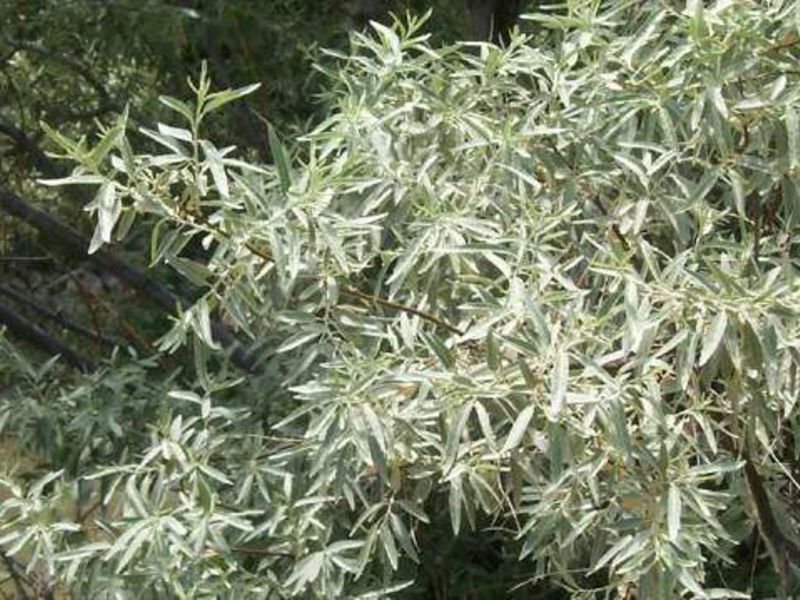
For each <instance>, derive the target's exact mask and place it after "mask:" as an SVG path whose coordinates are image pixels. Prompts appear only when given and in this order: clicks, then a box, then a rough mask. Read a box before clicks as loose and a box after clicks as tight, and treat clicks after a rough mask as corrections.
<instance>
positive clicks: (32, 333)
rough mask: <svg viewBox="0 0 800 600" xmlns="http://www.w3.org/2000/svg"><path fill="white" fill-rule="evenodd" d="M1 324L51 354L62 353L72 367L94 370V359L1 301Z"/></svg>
mask: <svg viewBox="0 0 800 600" xmlns="http://www.w3.org/2000/svg"><path fill="white" fill-rule="evenodd" d="M0 324H3V325H5V326H7V327H8V329H9V331H11V333H12V334H14V335H15V336H17V337H19V338H22V339H24V340H27V341H29V342H31V343H32V344H34V345H35V346H38V347H39V348H41V349H42V350H44V351H45V352H47V353H48V354H51V355H56V354H58V355H60V356H61V358H63V359H64V362H66V363H67V364H68V365H70V366H71V367H74V368H76V369H79V370H81V371H86V372H89V371H92V370H94V368H95V364H94V361H93V360H92V359H90V358H88V357H86V356H83V355H82V354H78V353H77V352H75V351H74V350H72V349H71V348H70V347H68V346H67V345H66V344H64V343H63V342H62V341H61V340H59V339H56V338H54V337H53V336H51V335H49V334H48V333H46V332H45V331H43V330H42V329H40V328H39V327H37V326H36V325H34V324H33V323H29V322H28V321H26V320H25V319H23V318H22V317H20V316H19V315H17V314H16V313H14V311H12V310H11V309H10V308H8V307H7V306H5V305H4V304H2V303H0Z"/></svg>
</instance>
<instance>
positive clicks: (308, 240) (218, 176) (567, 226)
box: [0, 0, 800, 598]
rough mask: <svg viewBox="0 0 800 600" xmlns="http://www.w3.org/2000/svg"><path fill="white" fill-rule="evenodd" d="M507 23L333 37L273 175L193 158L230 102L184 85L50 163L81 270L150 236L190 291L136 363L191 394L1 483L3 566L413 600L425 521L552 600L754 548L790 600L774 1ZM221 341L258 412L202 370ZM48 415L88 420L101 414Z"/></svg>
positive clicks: (228, 156)
mask: <svg viewBox="0 0 800 600" xmlns="http://www.w3.org/2000/svg"><path fill="white" fill-rule="evenodd" d="M529 18H530V19H532V20H534V21H535V22H536V23H537V24H538V25H539V27H540V29H539V33H537V34H536V36H535V37H534V38H532V39H528V38H524V37H521V36H518V37H516V38H515V39H514V40H513V41H512V42H511V43H510V44H509V46H508V47H507V48H498V47H494V46H490V45H474V46H469V47H467V46H453V47H445V48H439V49H434V48H432V47H431V46H430V45H428V44H427V42H426V36H424V35H422V34H420V27H421V26H422V23H423V21H422V20H416V19H410V20H409V21H408V22H407V23H405V24H401V23H399V24H397V25H396V26H395V27H394V28H391V29H390V28H386V27H383V26H380V25H374V28H375V35H374V36H372V37H369V36H364V35H354V37H353V41H352V43H353V48H352V52H351V53H350V54H349V55H342V56H341V57H340V61H339V63H338V66H337V67H336V68H331V69H330V70H329V75H330V77H331V87H330V92H329V95H328V98H327V100H328V101H329V103H330V105H331V106H332V110H331V114H330V116H329V118H328V119H327V120H325V121H324V122H323V123H321V124H320V125H319V126H318V127H316V128H315V129H314V130H313V131H311V132H309V133H308V134H307V135H305V136H303V137H301V138H299V139H298V140H296V141H295V142H292V143H287V142H286V141H285V140H281V139H280V136H279V135H278V134H277V133H276V132H275V131H270V133H269V138H268V143H269V147H270V149H271V153H272V156H273V163H272V164H270V165H259V164H251V163H247V162H244V161H243V160H240V159H239V158H237V154H236V149H235V148H220V147H217V146H216V145H215V144H214V143H213V141H210V140H208V139H205V138H204V137H203V125H204V120H205V117H206V115H207V114H209V113H210V112H212V111H214V110H217V109H220V108H221V107H222V106H223V105H225V104H226V103H228V102H230V101H233V100H235V99H236V98H238V97H240V96H242V95H244V94H246V93H247V92H249V91H251V89H252V88H243V89H241V90H236V91H221V92H213V91H212V90H211V87H210V83H209V80H208V78H207V77H206V76H205V74H203V75H202V76H201V78H200V80H199V82H198V83H197V84H196V85H195V87H194V90H195V93H196V97H195V100H194V102H193V103H189V102H184V101H181V100H177V99H173V98H162V102H163V103H164V104H165V105H166V106H167V107H169V108H170V109H172V110H173V113H174V120H173V121H171V122H170V123H168V124H166V123H162V124H159V125H158V126H157V128H155V129H152V130H150V129H140V130H139V131H138V132H133V131H130V130H129V129H128V128H127V126H126V122H125V117H124V115H123V117H122V118H121V119H120V120H119V122H118V123H116V124H115V125H113V126H111V127H108V128H107V129H106V130H105V131H104V132H103V133H102V137H101V139H100V140H99V141H98V143H97V144H96V145H94V146H93V147H89V146H88V145H86V144H83V145H76V144H74V143H73V142H70V141H69V140H67V139H66V138H57V141H60V142H61V144H62V146H63V147H64V149H65V151H66V152H67V154H68V155H69V156H70V157H71V158H72V159H73V160H75V161H76V163H77V166H76V168H75V170H74V172H73V174H72V175H71V177H70V178H69V179H68V180H67V181H60V182H57V183H61V184H68V183H82V184H86V183H89V184H96V185H97V188H98V191H97V195H96V198H95V200H94V202H93V203H92V204H91V205H89V206H88V207H87V208H88V209H89V210H90V211H91V212H92V213H93V214H94V215H95V218H96V221H97V228H96V231H95V236H94V242H93V249H95V248H97V247H100V246H101V245H102V244H106V243H109V242H111V241H112V240H114V239H115V238H116V239H121V238H124V237H125V235H126V233H127V232H128V231H129V230H130V229H131V228H132V227H137V219H140V218H141V217H142V216H144V215H147V216H148V218H147V219H144V220H143V221H142V223H143V224H144V223H147V224H151V223H155V226H154V227H153V228H152V232H151V242H152V243H151V256H150V258H151V260H152V261H153V262H154V263H166V264H167V265H169V266H171V267H172V268H173V269H175V271H177V272H178V273H179V274H180V275H182V276H183V277H185V278H186V279H187V280H189V281H191V282H192V283H194V284H195V285H197V286H200V287H201V288H202V289H203V290H204V291H203V293H202V295H200V296H199V297H198V298H197V299H196V302H195V303H194V304H193V305H191V306H185V307H182V311H181V313H180V314H178V315H176V318H175V321H174V326H173V327H172V329H171V330H170V331H169V332H167V333H166V334H165V335H164V337H163V338H162V340H161V349H162V351H164V352H172V351H175V350H176V349H178V348H179V347H182V346H185V345H189V346H191V348H192V349H193V352H194V356H195V376H194V378H193V379H194V381H193V382H191V383H190V384H188V385H187V384H185V383H182V384H180V385H182V386H183V389H175V387H176V386H175V385H171V386H170V385H167V387H171V388H172V390H173V391H171V392H170V394H169V395H168V396H164V395H161V396H158V397H157V398H158V400H159V403H160V406H161V407H162V410H161V411H160V412H159V414H158V417H157V418H154V419H153V420H152V421H151V422H150V423H149V425H148V430H147V432H146V434H145V432H144V431H142V430H141V423H140V425H139V429H138V431H137V432H136V433H137V434H136V435H130V434H127V433H126V432H122V433H119V432H116V433H115V432H114V431H113V428H112V427H111V426H110V425H108V424H106V425H105V427H107V428H108V431H102V432H98V433H97V434H95V436H94V437H93V438H92V441H91V442H90V443H91V444H98V443H99V442H98V441H97V440H101V439H107V440H108V442H107V443H108V444H112V440H115V439H119V438H121V437H122V436H126V435H127V436H128V437H129V438H130V439H126V441H124V442H122V441H120V442H119V443H117V444H116V446H115V448H116V454H115V453H114V452H110V451H109V452H106V453H104V454H102V461H103V462H104V463H105V464H106V465H108V466H107V468H102V469H101V468H100V466H99V464H98V463H99V462H100V461H99V460H98V459H96V458H94V456H95V455H94V453H93V451H90V452H88V454H89V455H91V456H88V457H87V459H86V460H84V461H81V460H78V461H77V464H78V466H77V468H76V469H75V471H74V473H73V474H72V475H71V476H70V477H66V476H63V475H60V474H59V473H55V474H52V475H48V476H47V478H46V479H44V480H41V481H39V482H38V483H36V484H34V485H33V486H29V487H26V488H23V487H21V486H20V484H18V483H14V482H13V481H12V480H11V479H10V478H8V479H6V480H5V483H6V486H7V487H8V490H9V493H10V494H11V496H10V497H9V499H8V500H6V501H4V502H3V503H2V504H0V515H2V516H3V519H2V522H3V525H1V526H0V539H1V540H2V544H4V545H13V548H11V549H9V552H11V553H12V554H16V553H21V552H26V553H28V554H30V555H31V556H32V557H34V559H35V561H34V562H36V563H38V565H39V566H40V567H41V568H42V569H44V570H45V571H46V572H47V573H49V574H51V575H52V576H54V577H57V578H58V579H59V580H60V581H61V582H63V583H64V585H67V586H70V587H72V588H73V589H81V590H83V591H84V592H85V593H86V594H87V595H91V596H92V597H95V596H96V595H97V594H98V593H99V590H103V592H104V593H106V594H109V595H111V594H113V593H114V590H120V592H122V591H123V590H128V591H129V590H133V589H137V590H147V591H148V592H149V593H152V594H165V593H166V594H170V595H176V596H180V597H195V596H198V595H213V596H220V597H222V596H227V597H244V596H245V595H247V594H257V595H258V594H268V595H270V596H271V597H284V596H292V595H309V594H310V595H314V596H319V597H342V596H343V595H344V594H347V595H349V596H355V595H358V594H370V593H371V594H373V596H369V597H378V596H380V594H387V593H389V592H390V591H392V590H395V591H399V590H400V589H401V588H403V587H404V585H405V583H404V582H406V581H408V582H411V581H413V579H414V578H415V577H421V576H422V572H423V571H422V570H420V571H417V569H416V567H415V566H414V563H415V562H416V561H419V560H420V555H421V554H422V555H423V556H422V559H423V560H424V559H425V553H428V554H429V553H431V552H432V551H433V552H435V544H434V547H433V550H432V548H430V547H427V548H426V547H424V546H423V545H422V544H420V543H419V540H420V539H422V538H423V537H424V536H425V531H426V528H432V527H435V526H436V525H435V524H436V523H438V522H439V521H440V519H439V517H440V516H442V515H444V517H445V518H446V519H447V521H449V526H448V527H449V529H450V531H449V532H448V531H447V530H445V529H442V528H439V529H438V532H439V534H438V535H439V536H442V537H444V536H448V537H449V536H456V535H458V534H459V533H460V532H463V531H465V530H468V529H474V528H476V527H485V526H486V523H488V522H491V523H493V524H494V526H496V527H499V528H500V530H501V531H503V532H504V536H505V537H504V541H503V544H504V546H505V548H506V549H507V550H508V551H510V552H513V553H516V554H517V555H518V556H519V557H520V559H522V560H523V561H524V563H523V565H528V566H527V567H526V568H525V570H526V572H527V573H529V576H530V577H531V578H532V579H531V580H532V581H535V580H536V579H537V578H538V577H540V576H546V577H550V578H552V579H554V580H556V581H558V582H559V583H560V584H561V585H563V586H564V587H565V588H567V589H568V590H571V592H572V593H573V594H574V595H576V596H581V595H582V596H583V597H592V596H594V595H596V594H603V593H605V592H607V591H608V592H613V590H618V591H619V593H620V594H624V593H628V592H630V591H632V590H635V591H636V594H637V596H638V597H641V598H672V597H676V596H678V595H690V596H692V597H726V598H729V597H747V596H746V594H744V592H747V591H748V589H747V588H748V585H749V582H748V581H746V580H742V579H741V578H740V579H738V580H737V579H736V578H735V577H731V578H730V581H727V582H726V581H725V578H724V577H720V576H719V573H721V572H724V569H725V565H726V564H727V563H730V562H731V560H732V559H731V557H732V556H733V553H734V550H735V548H736V546H737V545H738V544H739V543H740V542H742V541H743V540H744V539H745V538H746V536H747V535H748V534H749V533H750V531H751V530H753V528H754V527H756V526H757V527H758V530H759V532H760V535H761V537H762V541H763V544H764V546H763V547H766V548H767V550H769V551H770V553H771V556H772V560H773V563H774V568H775V572H776V573H777V579H776V580H773V581H772V585H773V586H774V585H778V584H780V585H781V586H782V587H783V588H784V590H789V589H790V586H791V585H792V581H793V579H794V578H795V576H796V571H797V569H796V566H795V565H792V564H791V562H790V559H788V558H787V556H788V554H789V551H790V550H791V549H792V548H795V547H796V546H797V545H798V541H797V540H798V537H797V533H796V532H797V525H798V523H797V519H798V515H797V513H796V511H795V512H792V510H791V506H792V503H793V502H794V503H795V506H796V499H797V492H798V484H797V481H796V480H795V478H794V477H793V476H792V475H791V472H790V470H789V469H788V468H787V466H786V464H785V463H787V462H791V461H796V460H797V456H798V450H799V449H800V442H798V437H797V435H798V434H797V432H798V431H800V427H799V425H800V421H798V408H797V398H798V385H797V377H796V372H797V367H798V362H800V352H799V351H800V347H798V340H799V339H800V336H799V335H798V308H797V307H798V306H800V286H798V283H797V280H796V279H795V277H796V268H797V266H796V260H797V253H796V246H795V244H796V243H797V242H798V240H799V239H800V236H799V234H800V231H799V230H798V218H799V217H800V212H798V211H800V190H799V189H798V176H799V175H800V171H798V168H800V125H798V113H797V111H798V103H799V102H800V83H799V82H798V74H797V70H796V58H795V54H794V53H795V52H796V45H797V42H798V37H797V36H798V30H797V26H798V20H799V19H800V4H799V3H798V2H796V1H780V0H775V1H770V2H761V3H755V2H746V1H741V2H732V1H729V2H718V3H716V4H714V5H713V6H711V7H705V6H704V3H702V2H699V1H697V0H693V1H690V2H688V3H687V4H683V3H677V2H661V1H659V2H656V1H652V2H651V1H646V2H609V3H598V2H588V1H582V0H574V1H570V2H568V3H567V5H566V11H565V12H564V13H563V14H554V13H540V14H534V15H530V16H529ZM141 135H144V136H146V137H147V138H149V141H150V142H154V143H155V144H156V145H157V147H158V150H157V151H154V152H148V153H137V152H136V151H135V149H134V148H135V147H136V145H137V144H138V143H139V141H138V140H140V139H142V138H141ZM50 183H51V184H52V183H56V182H50ZM192 241H198V242H199V243H200V246H201V247H202V248H203V249H204V251H203V252H200V253H198V252H193V253H191V255H189V254H188V253H187V252H186V248H187V245H188V244H189V243H190V242H192ZM217 312H218V313H221V314H222V315H224V316H225V318H226V319H227V320H228V321H229V322H230V323H233V324H235V326H236V327H237V328H238V330H239V331H240V332H241V333H242V334H243V335H246V336H248V337H249V338H250V339H251V340H252V341H253V342H254V343H255V344H257V346H258V347H259V348H261V354H262V365H263V371H262V375H261V376H260V377H264V379H265V380H268V381H272V382H278V384H275V385H272V386H271V387H266V386H265V387H263V388H260V389H259V388H258V387H257V386H256V387H253V386H251V387H250V388H249V389H248V388H246V387H244V384H242V383H240V382H237V381H236V380H235V379H234V378H233V376H232V375H230V374H228V371H227V368H226V364H225V361H224V353H222V352H221V347H220V344H219V341H218V340H217V339H215V336H214V333H213V331H212V328H211V326H210V315H212V314H214V313H217ZM118 376H120V375H119V371H117V370H110V371H109V372H108V377H110V378H114V377H118ZM34 379H35V378H34ZM255 380H256V381H257V380H258V379H257V378H256V379H255ZM182 381H185V379H184V380H182ZM83 385H86V384H83ZM96 385H97V384H96ZM237 386H238V387H237ZM237 390H241V393H239V392H238V391H237ZM265 390H266V391H265ZM287 390H288V391H287ZM153 393H157V392H155V391H154V392H153ZM130 394H132V392H130V391H121V392H120V393H119V397H118V398H117V399H118V402H120V403H123V404H124V403H126V402H128V401H129V399H130ZM48 396H49V399H48V401H47V402H48V403H42V404H43V405H44V407H43V408H42V410H54V408H53V406H54V405H55V406H58V410H63V411H65V412H66V413H69V414H73V415H75V418H79V416H83V417H81V418H85V416H84V415H86V414H87V412H88V411H89V410H90V405H91V404H92V403H93V402H95V399H96V398H97V392H96V391H92V389H89V390H87V391H85V392H84V393H81V394H74V393H72V394H71V393H70V391H69V390H68V389H67V390H64V389H62V390H60V391H53V390H49V391H48ZM279 400H280V401H279ZM14 406H15V405H13V404H12V403H11V402H10V401H8V400H7V401H6V402H5V406H4V410H5V411H6V412H5V413H4V414H5V417H4V418H5V419H6V421H5V422H7V423H13V422H16V421H18V420H20V419H23V418H24V413H25V410H29V409H28V408H24V410H17V409H16V408H14ZM265 407H269V413H270V414H269V415H268V418H267V421H268V422H267V423H266V424H265V423H264V420H263V419H264V414H265ZM30 410H32V409H30ZM112 446H113V444H112ZM75 481H93V482H100V483H102V486H100V487H99V488H98V489H99V490H100V491H101V493H102V494H103V496H102V504H103V507H104V510H103V511H102V512H100V513H98V514H97V515H96V517H92V518H90V519H89V520H92V519H94V522H95V526H93V527H90V526H88V525H87V524H86V523H85V522H75V520H74V519H68V518H66V517H64V518H63V519H61V520H58V521H57V522H55V521H52V520H51V521H48V522H47V524H46V525H41V519H40V515H41V512H40V511H41V507H42V506H44V505H45V504H47V503H53V502H56V500H54V498H57V497H58V494H61V493H67V492H69V490H72V489H74V488H76V485H77V484H75ZM52 485H55V486H56V491H52V490H51V491H50V492H48V493H47V494H45V492H44V490H48V489H49V488H48V486H50V487H52ZM98 485H99V484H98ZM77 487H80V486H77ZM37 511H38V512H37ZM776 521H779V522H780V523H781V527H780V528H779V529H776V527H775V524H776ZM428 543H430V541H429V542H428ZM514 583H516V582H511V583H509V584H508V586H507V587H506V588H505V589H508V588H510V587H511V586H512V585H513V584H514ZM728 585H730V586H731V587H732V588H735V589H729V590H723V589H720V588H722V587H724V586H728ZM106 590H110V591H106ZM380 590H383V591H380ZM365 597H367V596H365Z"/></svg>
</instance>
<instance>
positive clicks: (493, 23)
mask: <svg viewBox="0 0 800 600" xmlns="http://www.w3.org/2000/svg"><path fill="white" fill-rule="evenodd" d="M466 1H467V11H468V12H469V19H470V23H471V30H472V38H473V39H474V40H476V41H484V40H488V41H491V42H493V43H495V44H500V43H506V42H508V40H509V36H510V33H511V30H512V29H513V28H514V26H515V25H516V24H517V19H518V18H519V13H520V9H521V8H522V7H521V4H522V3H521V0H466Z"/></svg>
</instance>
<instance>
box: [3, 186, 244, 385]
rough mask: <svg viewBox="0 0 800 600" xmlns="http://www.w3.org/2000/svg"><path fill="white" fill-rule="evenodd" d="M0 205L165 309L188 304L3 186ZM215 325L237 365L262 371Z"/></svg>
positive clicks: (44, 239)
mask: <svg viewBox="0 0 800 600" xmlns="http://www.w3.org/2000/svg"><path fill="white" fill-rule="evenodd" d="M0 209H2V210H4V211H5V212H7V213H8V214H10V215H14V216H15V217H18V218H20V219H22V220H23V221H25V222H27V223H28V224H29V225H32V226H33V227H35V228H36V229H38V230H39V231H40V232H41V233H42V234H43V235H42V242H43V243H46V244H55V245H58V246H60V247H61V248H63V249H64V250H65V251H66V252H67V254H70V255H72V256H75V257H77V258H79V259H81V260H88V261H90V262H91V263H92V264H94V265H95V266H96V267H99V268H100V269H102V270H104V271H106V272H108V273H112V274H114V275H115V276H116V277H118V278H119V279H120V280H122V281H124V282H126V283H127V284H128V285H129V286H130V287H131V288H132V289H134V290H136V291H137V292H138V293H139V294H141V295H142V296H144V297H146V298H148V299H149V300H150V301H152V302H153V303H155V304H157V305H158V306H160V307H161V308H163V309H164V310H165V311H167V312H169V313H174V312H175V310H176V309H177V307H178V306H179V305H181V304H184V305H185V304H186V300H185V299H183V298H181V297H179V296H177V295H176V294H174V293H173V292H172V291H171V290H169V289H168V288H167V287H165V286H164V285H162V284H160V283H159V282H157V281H155V280H154V279H151V278H150V277H148V276H147V275H146V274H145V273H143V272H142V271H140V270H139V269H137V268H135V267H132V266H130V265H128V264H127V263H125V262H123V261H122V260H120V259H119V258H118V257H117V256H116V255H114V254H112V253H111V252H109V251H108V250H106V249H104V248H101V249H100V250H98V251H97V252H95V253H94V254H87V249H88V247H89V242H88V240H86V239H85V238H84V237H83V236H81V235H80V234H79V233H78V232H76V231H74V230H73V229H71V228H70V227H67V226H66V225H64V224H63V223H60V222H59V221H57V220H56V219H54V218H53V217H52V216H50V215H49V214H48V213H46V212H44V211H42V210H39V209H38V208H34V207H33V206H31V205H30V204H28V203H27V202H25V201H24V200H23V199H22V198H20V197H19V196H17V195H16V194H14V193H13V192H11V191H10V190H7V189H4V188H2V187H0ZM211 328H212V333H213V335H214V337H215V338H216V339H218V340H220V341H221V342H222V344H223V345H224V346H226V347H228V348H231V350H232V352H231V359H232V360H233V362H234V363H235V364H236V365H238V366H239V367H241V368H242V369H244V370H246V371H249V372H251V373H252V372H257V371H258V368H257V366H256V364H255V360H254V358H253V357H252V356H250V355H249V354H248V353H247V352H245V351H244V350H243V349H242V347H241V346H240V345H239V343H238V341H237V340H236V337H235V336H234V335H233V334H232V333H231V332H230V330H229V329H228V328H227V327H226V326H225V325H223V324H222V323H221V322H219V321H218V320H216V319H215V320H212V322H211Z"/></svg>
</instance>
